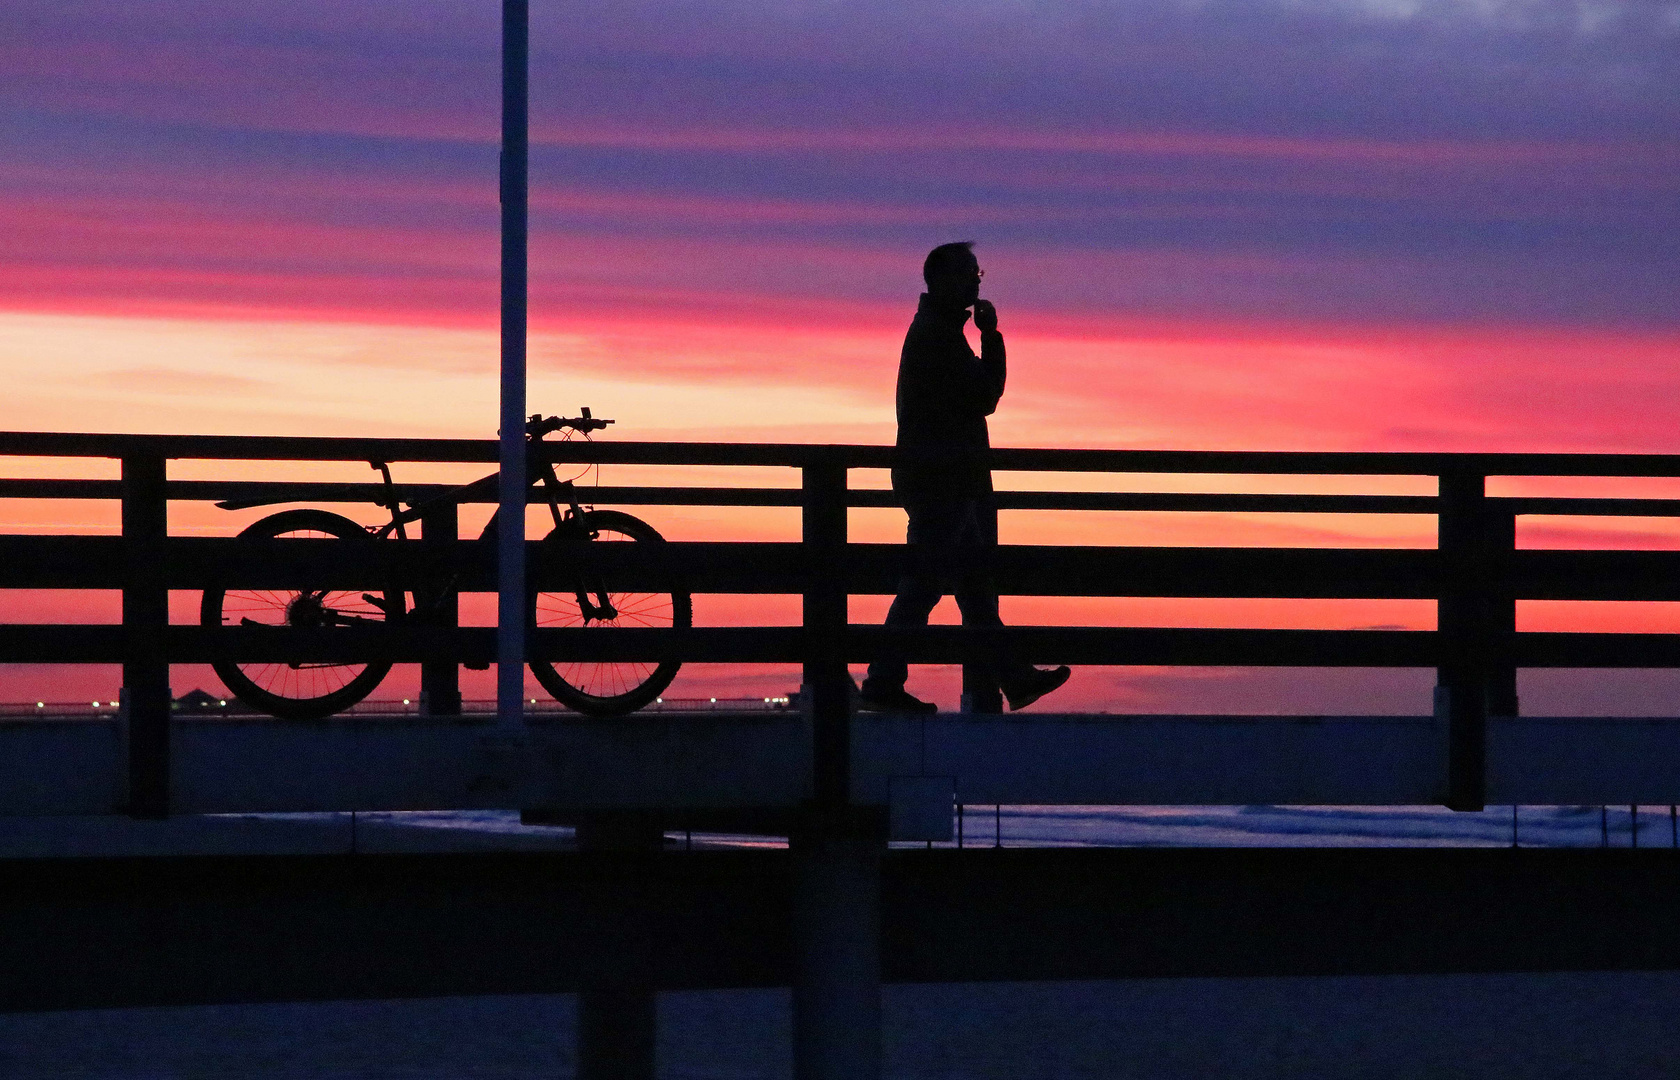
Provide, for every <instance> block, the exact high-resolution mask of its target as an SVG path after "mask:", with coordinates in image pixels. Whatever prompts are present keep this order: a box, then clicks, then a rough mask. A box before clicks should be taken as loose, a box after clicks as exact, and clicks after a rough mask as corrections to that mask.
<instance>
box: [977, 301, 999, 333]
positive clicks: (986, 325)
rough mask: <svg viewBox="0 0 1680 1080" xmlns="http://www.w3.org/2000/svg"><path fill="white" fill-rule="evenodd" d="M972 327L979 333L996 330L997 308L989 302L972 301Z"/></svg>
mask: <svg viewBox="0 0 1680 1080" xmlns="http://www.w3.org/2000/svg"><path fill="white" fill-rule="evenodd" d="M974 325H975V326H976V327H978V328H979V329H980V332H981V333H986V332H988V331H991V330H996V329H997V308H995V307H993V306H992V302H991V301H990V300H976V301H974Z"/></svg>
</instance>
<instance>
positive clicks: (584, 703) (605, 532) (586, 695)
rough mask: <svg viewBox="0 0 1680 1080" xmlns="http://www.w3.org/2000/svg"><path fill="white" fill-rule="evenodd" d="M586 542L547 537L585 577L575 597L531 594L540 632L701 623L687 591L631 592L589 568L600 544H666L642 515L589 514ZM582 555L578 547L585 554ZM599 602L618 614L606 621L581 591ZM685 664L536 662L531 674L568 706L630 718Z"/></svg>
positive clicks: (560, 555)
mask: <svg viewBox="0 0 1680 1080" xmlns="http://www.w3.org/2000/svg"><path fill="white" fill-rule="evenodd" d="M582 525H583V532H584V533H585V534H586V535H588V536H590V538H591V539H590V540H589V541H588V543H587V544H578V543H576V542H573V541H570V540H568V538H567V536H566V535H565V534H564V533H563V531H562V530H561V529H556V530H554V531H553V532H551V533H550V534H549V536H548V539H549V541H550V542H551V543H553V544H554V546H555V556H554V557H555V558H557V559H560V560H563V562H564V565H565V566H566V568H567V570H568V571H572V570H575V571H577V573H578V574H579V579H578V585H577V588H576V589H574V590H573V591H571V592H536V593H533V594H532V596H531V606H530V611H531V625H533V626H536V627H538V628H547V627H575V626H634V627H653V628H661V627H664V628H678V629H680V628H683V627H688V626H692V625H693V624H694V602H693V600H692V599H691V598H690V596H689V594H688V593H686V592H682V591H680V590H675V591H672V592H665V593H650V592H628V591H619V590H615V589H613V588H612V582H611V581H610V580H598V575H596V574H595V573H594V572H593V571H592V570H591V569H590V567H589V553H588V550H587V549H588V548H589V547H590V546H591V545H594V544H613V543H633V544H663V543H664V542H665V538H664V537H662V536H660V535H659V532H658V530H656V529H655V528H654V527H653V526H652V525H649V524H648V523H647V522H645V521H643V520H641V519H640V518H635V517H631V516H630V515H629V514H625V513H620V512H619V511H617V510H590V511H586V512H585V513H584V515H583V523H582ZM580 548H581V549H582V550H579V549H580ZM580 590H581V591H583V592H584V594H585V595H584V602H585V603H586V604H592V603H593V602H594V600H595V598H596V594H597V593H603V594H605V596H606V598H607V600H608V602H609V604H610V605H611V607H612V610H613V617H612V618H608V619H601V618H598V617H595V616H594V615H593V614H592V613H590V612H586V611H585V609H584V608H583V607H582V606H580V605H579V603H578V600H579V596H578V592H579V591H580ZM681 667H682V663H681V661H678V660H666V661H663V662H655V661H651V660H648V661H641V660H578V661H570V660H557V661H548V660H532V661H531V673H532V674H533V675H535V676H536V677H537V681H538V682H539V683H541V684H542V686H543V689H545V690H547V691H548V692H549V693H550V694H552V695H553V696H554V699H555V700H556V701H559V702H560V703H561V704H562V705H565V706H567V707H568V708H571V709H575V710H577V711H578V712H581V713H586V714H588V715H590V716H623V715H624V714H626V713H631V712H635V711H636V710H637V709H640V708H643V707H644V706H646V705H648V704H650V703H652V702H653V701H654V699H655V698H657V697H658V696H659V695H660V694H662V693H664V692H665V688H666V687H667V686H670V685H671V680H672V679H673V678H675V677H676V674H677V670H678V669H679V668H681Z"/></svg>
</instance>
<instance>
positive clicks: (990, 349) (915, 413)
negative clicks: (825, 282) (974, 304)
mask: <svg viewBox="0 0 1680 1080" xmlns="http://www.w3.org/2000/svg"><path fill="white" fill-rule="evenodd" d="M967 322H968V312H967V311H965V310H963V309H960V308H957V309H951V308H943V307H940V306H938V305H936V304H934V303H933V301H932V300H931V299H929V297H928V295H927V294H926V293H923V294H922V302H921V304H920V306H918V307H917V309H916V317H915V319H914V320H912V321H911V323H910V332H909V333H908V334H906V335H905V337H904V352H903V353H902V354H900V356H899V361H898V449H899V455H900V460H899V464H898V466H897V467H895V468H894V469H893V472H892V482H893V490H894V491H896V492H897V493H898V494H899V496H900V497H901V498H902V499H904V501H905V502H907V503H908V502H926V501H929V500H936V499H952V498H955V499H963V498H972V497H974V496H976V495H981V494H985V493H987V492H990V491H991V490H992V472H991V466H990V464H989V462H988V460H987V453H986V452H987V451H988V450H989V449H990V448H991V439H990V436H989V434H988V432H987V430H986V417H988V416H990V415H991V414H992V413H993V412H994V411H996V409H997V404H998V399H999V398H1001V397H1003V382H1004V377H1005V374H1006V369H1005V365H1004V358H1003V334H1001V333H1000V332H998V331H997V330H990V331H982V332H981V334H980V355H979V356H975V355H974V350H973V349H972V348H971V347H970V346H969V344H968V339H967V338H966V337H964V336H963V326H964V325H966V324H967Z"/></svg>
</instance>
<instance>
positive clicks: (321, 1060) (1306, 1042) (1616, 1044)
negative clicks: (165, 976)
mask: <svg viewBox="0 0 1680 1080" xmlns="http://www.w3.org/2000/svg"><path fill="white" fill-rule="evenodd" d="M1676 1000H1680V972H1639V973H1615V974H1606V973H1567V974H1546V975H1432V976H1384V977H1318V978H1263V979H1255V978H1250V979H1153V980H1148V979H1127V980H1112V981H1104V982H1066V983H990V984H983V985H958V984H934V985H918V986H889V987H887V988H886V989H885V991H884V1013H885V1029H884V1034H883V1039H884V1044H885V1045H884V1049H885V1064H886V1075H887V1076H888V1077H892V1078H895V1080H1096V1078H1108V1077H1116V1078H1134V1077H1135V1078H1139V1080H1143V1078H1149V1080H1180V1078H1183V1080H1210V1078H1225V1080H1302V1078H1327V1080H1340V1078H1349V1080H1353V1078H1360V1080H1423V1078H1431V1077H1444V1078H1459V1077H1462V1078H1466V1080H1471V1078H1475V1080H1496V1078H1505V1077H1510V1078H1528V1080H1563V1078H1581V1080H1635V1078H1637V1080H1658V1078H1664V1077H1673V1076H1675V1075H1676V1069H1677V1065H1676V1056H1675V1055H1676V1051H1675V1047H1677V1046H1680V1009H1676V1007H1675V1004H1674V1003H1675V1001H1676ZM576 1008H577V1006H576V999H575V998H573V997H571V996H569V995H554V996H523V997H472V998H466V997H462V998H437V999H427V1000H414V1001H360V1002H316V1003H305V1004H286V1005H232V1006H214V1007H192V1008H159V1009H119V1010H90V1011H83V1012H64V1013H38V1014H12V1015H0V1076H5V1077H8V1078H10V1080H67V1078H78V1080H467V1078H471V1080H539V1078H540V1080H564V1078H568V1077H572V1076H575V1075H576V1058H575V1053H574V1047H573V1039H574V1037H575V1032H576ZM790 1028H791V1018H790V1003H789V995H788V994H787V992H786V991H774V990H750V991H741V990H732V991H710V992H688V993H667V994H661V995H660V1000H659V1044H658V1057H657V1065H658V1075H659V1076H660V1077H662V1078H667V1080H736V1078H739V1080H783V1078H787V1077H791V1075H792V1054H791V1049H790V1038H789V1036H790Z"/></svg>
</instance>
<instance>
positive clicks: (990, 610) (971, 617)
mask: <svg viewBox="0 0 1680 1080" xmlns="http://www.w3.org/2000/svg"><path fill="white" fill-rule="evenodd" d="M970 506H971V510H970V511H969V513H968V514H967V516H966V517H965V519H964V521H963V523H962V527H961V529H960V530H959V532H958V545H959V547H961V548H963V549H965V550H968V551H969V552H970V553H971V554H972V556H973V558H974V561H973V562H972V563H971V564H970V567H969V568H968V569H967V570H965V572H964V574H963V577H962V581H961V583H960V584H959V585H958V587H957V594H956V595H957V606H958V607H960V608H961V609H962V615H963V625H964V626H1002V625H1003V619H1002V618H1001V617H1000V616H999V615H998V594H997V583H996V581H995V580H994V579H993V577H992V571H991V556H992V554H993V553H994V552H995V551H996V550H997V542H998V525H997V498H996V496H994V495H992V494H991V493H990V492H988V493H987V494H985V495H982V496H979V497H978V498H976V499H974V500H972V502H971V503H970ZM989 664H990V670H989V671H987V672H985V673H984V674H983V675H982V678H981V679H979V680H977V682H979V683H980V684H981V685H977V686H975V687H972V688H969V693H970V694H971V695H974V697H975V702H974V708H975V711H977V712H990V711H994V710H996V711H1001V710H1002V708H1003V703H1002V702H1001V701H1000V700H999V695H998V692H999V691H1001V692H1002V695H1003V696H1004V697H1007V698H1008V699H1009V707H1010V708H1011V709H1024V708H1026V707H1027V706H1028V705H1030V704H1032V703H1033V702H1034V701H1037V700H1038V699H1039V698H1041V697H1043V696H1044V695H1045V694H1048V693H1049V692H1050V691H1052V690H1054V689H1056V688H1057V687H1059V686H1061V685H1062V684H1063V683H1064V682H1066V681H1067V679H1068V675H1069V671H1068V669H1067V668H1066V667H1058V668H1048V669H1040V668H1035V667H1033V666H1032V665H1031V664H1028V663H1026V662H1025V661H1022V660H1020V659H1018V658H1017V657H1016V656H1014V655H1013V654H1012V653H1011V652H1010V651H1009V650H1004V651H1003V652H1002V654H1001V655H997V656H993V657H991V658H990V661H989ZM982 698H983V700H982Z"/></svg>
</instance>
